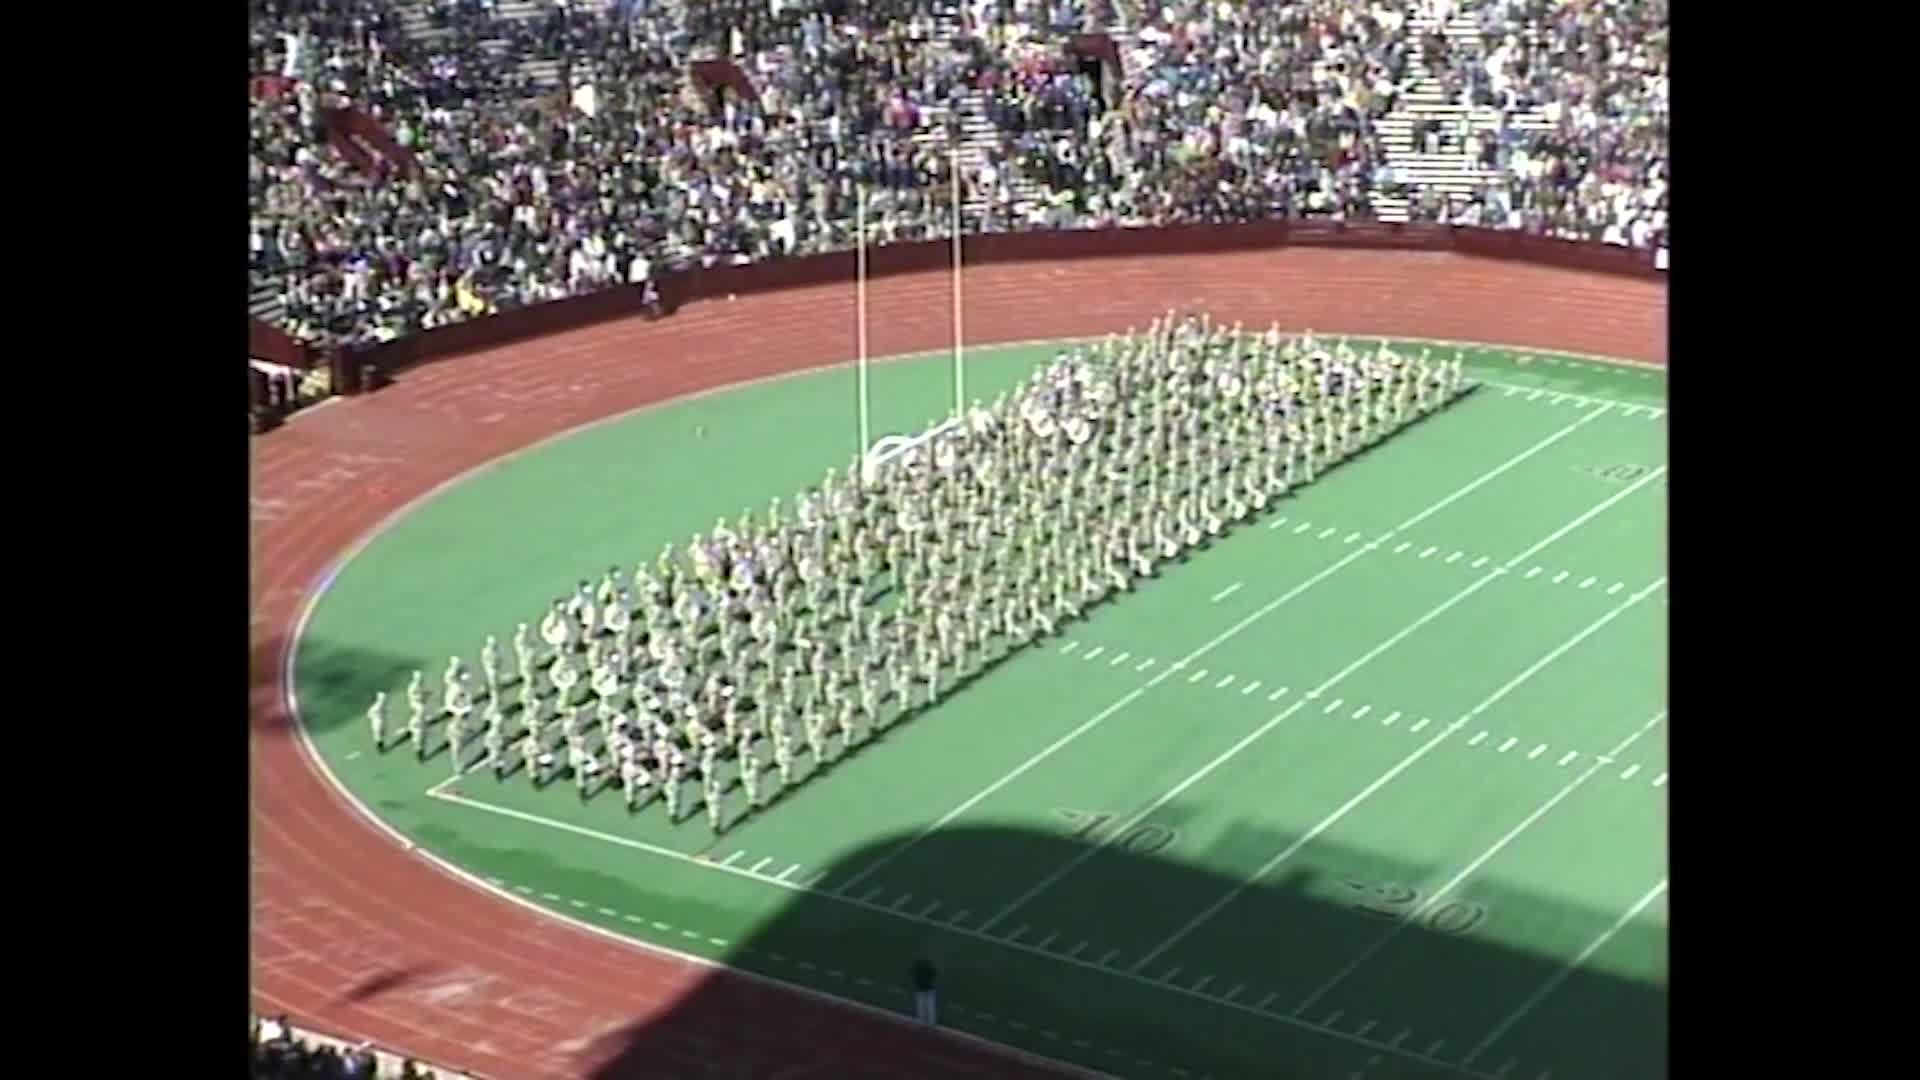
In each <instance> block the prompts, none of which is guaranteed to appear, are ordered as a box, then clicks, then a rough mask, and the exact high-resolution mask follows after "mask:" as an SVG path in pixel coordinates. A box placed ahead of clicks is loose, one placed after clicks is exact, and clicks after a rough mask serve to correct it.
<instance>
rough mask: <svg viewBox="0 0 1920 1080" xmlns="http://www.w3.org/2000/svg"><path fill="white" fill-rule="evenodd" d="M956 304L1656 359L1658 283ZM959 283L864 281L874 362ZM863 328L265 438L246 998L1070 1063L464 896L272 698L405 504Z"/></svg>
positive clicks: (1228, 292) (782, 309)
mask: <svg viewBox="0 0 1920 1080" xmlns="http://www.w3.org/2000/svg"><path fill="white" fill-rule="evenodd" d="M965 288H966V302H965V307H964V317H965V320H966V321H965V328H966V337H967V340H968V341H969V342H970V343H974V344H990V343H994V342H1006V341H1020V340H1034V339H1043V338H1055V337H1070V336H1084V335H1093V334H1099V333H1105V332H1108V331H1115V330H1124V329H1126V328H1127V327H1128V326H1139V327H1144V326H1145V325H1146V324H1147V323H1148V322H1149V321H1150V320H1151V319H1152V318H1153V317H1154V316H1155V315H1156V314H1160V313H1163V312H1165V311H1166V310H1167V309H1168V308H1172V307H1179V308H1181V309H1183V310H1184V309H1190V308H1191V309H1199V310H1205V311H1208V312H1210V313H1211V314H1212V316H1213V318H1214V319H1215V320H1216V321H1220V320H1224V321H1227V322H1232V321H1236V320H1242V321H1244V322H1245V323H1246V324H1247V325H1249V326H1261V327H1264V326H1266V325H1267V324H1269V323H1270V322H1274V321H1278V323H1279V324H1280V325H1281V326H1282V327H1284V328H1288V329H1313V330H1317V331H1325V332H1332V333H1376V334H1398V335H1404V336H1417V337H1429V338H1440V339H1453V340H1464V341H1485V342H1498V343H1507V344H1514V345H1521V346H1528V347H1534V348H1542V349H1561V350H1566V351H1573V352H1586V353H1592V354H1597V355H1604V356H1615V357H1622V358H1627V359H1635V360H1643V361H1650V362H1656V363H1664V362H1665V361H1666V358H1667V357H1666V321H1667V296H1666V288H1665V284H1664V283H1662V282H1647V281H1639V280H1633V279H1627V278H1615V277H1605V276H1597V275H1587V274H1581V273H1577V272H1573V271H1565V270H1556V269H1548V268H1544V267H1536V266H1529V265H1523V264H1515V263H1502V262H1494V261H1487V260H1474V259H1467V258H1463V257H1460V256H1455V255H1450V254H1443V253H1424V252H1358V251H1341V250H1315V249H1290V250H1282V251H1278V252H1257V253H1246V254H1235V255H1226V256H1221V255H1208V256H1163V257H1159V258H1138V259H1109V260H1100V261H1094V262H1081V263H1064V262H1063V263H1024V264H1018V265H1000V266H988V267H982V268H977V269H973V270H969V271H968V272H967V276H966V279H965ZM950 289H951V281H950V279H949V278H948V277H947V276H945V275H943V274H928V275H915V276H909V277H899V278H891V279H887V280H883V281H878V282H874V283H872V284H871V285H870V287H869V290H868V292H869V296H868V308H869V335H870V337H869V342H870V351H871V354H872V355H875V356H886V355H889V354H897V353H905V352H912V351H919V350H930V349H940V348H944V347H948V346H949V345H950V344H951V340H952V326H951V316H950V312H951V310H952V307H951V292H950ZM854 333H855V327H854V295H853V288H852V286H851V285H850V284H842V285H838V286H834V287H816V288H807V289H796V290H793V291H789V292H785V293H778V294H771V295H765V296H759V297H754V298H750V299H749V300H747V301H741V302H726V301H716V302H710V303H705V304H701V305H696V306H693V307H690V308H688V309H687V310H685V311H683V312H681V313H680V314H678V315H676V316H674V317H672V318H670V319H666V320H662V321H660V322H656V323H648V322H644V321H641V320H637V319H633V320H623V321H620V322H614V323H604V324H601V325H598V326H593V327H587V328H584V329H580V330H575V331H571V332H568V333H564V334H559V335H555V336H553V337H548V338H543V339H540V340H536V341H530V342H520V343H516V344H513V345H509V346H504V347H501V348H497V349H492V350H488V351H485V352H479V353H474V354H470V355H467V356H464V357H461V358H459V359H457V360H449V361H442V362H439V363H436V364H429V365H427V366H424V367H421V368H419V369H416V370H414V371H411V372H408V373H406V374H405V375H403V376H402V378H401V379H400V380H399V381H398V383H397V384H396V385H394V386H392V387H390V388H388V389H386V390H383V391H381V392H380V393H378V394H375V395H372V396H370V397H365V398H356V399H350V400H343V401H340V402H337V403H333V404H329V405H327V406H324V407H322V408H319V409H317V410H314V411H311V412H309V413H307V414H304V415H302V416H300V417H298V418H296V419H295V420H294V421H293V422H292V423H290V424H288V425H287V426H285V427H283V428H281V429H280V430H278V431H275V432H272V433H271V434H268V435H266V436H263V437H260V438H258V439H256V440H255V466H254V478H253V490H252V499H251V508H252V533H253V555H254V558H253V576H254V586H253V598H254V608H253V627H252V633H251V641H252V662H253V672H254V686H253V691H252V693H253V697H252V707H251V727H252V733H251V735H252V737H251V743H252V801H253V835H252V859H253V919H252V921H253V928H252V948H253V991H252V995H253V1002H254V1005H255V1008H256V1010H259V1011H265V1012H285V1013H289V1014H291V1015H292V1016H293V1017H294V1018H295V1019H296V1020H297V1021H305V1022H307V1023H310V1024H312V1025H314V1026H316V1027H318V1028H321V1029H323V1030H328V1031H331V1032H335V1033H339V1034H343V1035H349V1036H352V1037H355V1038H365V1039H370V1040H372V1041H374V1042H376V1043H378V1044H380V1045H383V1046H387V1047H391V1048H394V1049H396V1050H400V1051H403V1052H406V1053H410V1054H415V1055H418V1056H420V1057H422V1058H424V1059H427V1060H431V1061H435V1062H439V1063H442V1064H447V1065H452V1066H456V1067H460V1068H464V1069H467V1070H470V1071H473V1072H476V1073H480V1074H482V1075H487V1076H492V1077H499V1078H503V1080H504V1078H526V1080H546V1078H588V1077H590V1078H594V1080H610V1078H611V1077H613V1076H616V1075H620V1076H626V1075H636V1076H637V1075H645V1076H650V1077H680V1076H686V1077H699V1076H713V1077H756V1078H768V1077H780V1078H783V1080H802V1078H808V1077H819V1078H828V1077H832V1078H836V1080H863V1078H873V1080H879V1078H881V1077H886V1078H890V1080H911V1078H926V1080H948V1078H957V1077H985V1076H992V1077H1006V1078H1009V1080H1017V1078H1021V1077H1028V1076H1033V1077H1040V1076H1058V1075H1060V1074H1059V1072H1058V1071H1052V1070H1049V1069H1048V1068H1046V1067H1044V1066H1043V1065H1042V1063H1039V1062H1029V1061H1024V1060H1020V1059H1016V1058H1012V1057H1008V1056H1006V1055H1003V1054H1000V1053H997V1052H995V1051H994V1050H993V1049H992V1048H990V1047H988V1046H985V1045H982V1044H979V1043H977V1042H974V1041H972V1040H969V1039H964V1038H960V1037H955V1036H952V1035H948V1034H944V1033H935V1032H927V1031H925V1030H922V1029H919V1028H916V1027H914V1026H912V1025H909V1024H906V1023H903V1022H900V1021H898V1020H895V1019H891V1018H888V1017H884V1016H880V1015H878V1014H876V1013H874V1012H872V1011H870V1010H864V1009H861V1008H857V1007H853V1006H849V1005H844V1004H841V1003H836V1002H831V1001H828V1000H826V999H822V998H818V997H812V996H808V995H805V994H801V993H796V992H794V991H791V990H788V989H783V988H780V987H777V986H773V985H771V984H768V983H765V982H762V981H759V980H756V979H753V978H750V977H747V976H743V975H739V974H737V973H733V972H727V971H722V970H715V969H712V968H708V967H704V966H700V965H696V964H693V963H690V962H685V961H681V960H677V959H674V958H672V957H668V956H664V955H661V954H657V953H653V952H649V951H646V950H643V949H640V948H638V947H631V948H629V947H624V946H621V945H616V944H613V943H611V942H609V941H608V940H607V939H606V938H604V937H601V936H597V935H594V934H591V933H588V932H586V931H584V930H581V929H578V928H576V927H574V926H572V925H569V924H566V923H563V922H560V921H558V920H555V919H551V918H547V917H545V916H542V915H539V914H537V913H535V912H533V911H530V910H528V909H527V908H525V907H522V906H520V905H517V904H514V903H510V902H508V901H506V900H504V899H502V898H500V897H498V896H495V895H492V894H490V893H487V892H485V891H482V890H480V889H477V888H474V887H471V886H469V885H468V884H466V883H465V882H463V881H462V880H461V879H460V878H458V877H456V876H454V875H452V874H450V873H448V872H446V871H444V870H442V869H440V868H438V867H437V866H436V865H435V864H433V863H432V862H429V861H428V860H426V859H424V858H422V857H421V856H419V855H417V854H414V853H410V852H408V851H406V850H405V849H404V848H403V847H402V846H400V845H399V844H398V843H396V842H395V841H394V840H393V839H392V838H391V837H390V836H389V835H388V834H387V833H385V832H382V831H380V830H379V829H377V828H375V827H374V826H373V825H371V824H370V823H369V822H368V821H367V820H366V819H365V818H364V817H362V816H360V814H359V813H358V812H357V811H356V810H355V809H354V808H353V807H352V806H351V805H350V804H349V803H348V802H347V800H346V799H345V798H344V797H343V796H342V795H341V794H340V793H339V792H337V791H336V790H334V789H333V788H332V787H331V786H330V784H329V783H328V782H327V781H326V780H325V779H324V778H323V777H322V776H321V775H320V774H319V772H317V771H316V769H315V767H314V765H313V764H312V763H311V762H310V760H309V759H308V757H307V753H306V751H305V749H304V747H303V744H302V742H301V741H300V740H299V739H298V738H297V737H295V735H294V733H293V729H292V728H291V726H290V724H291V721H290V718H289V717H288V716H287V712H286V709H285V707H284V704H283V702H284V688H283V686H282V685H281V663H282V660H283V657H284V650H285V648H286V646H287V643H288V641H289V639H290V638H291V636H292V634H293V627H294V624H295V621H296V619H297V618H298V617H299V612H300V608H301V606H302V605H303V604H304V603H305V601H306V599H307V597H308V596H309V594H310V592H311V591H312V590H313V589H314V588H315V586H316V584H317V583H318V582H319V581H320V580H321V579H322V578H323V576H324V575H325V574H326V573H327V572H328V570H329V569H330V567H332V566H333V565H334V563H335V562H336V561H337V560H338V559H339V558H340V557H341V556H342V555H343V554H344V553H345V551H346V550H347V549H348V548H349V547H350V546H351V545H352V544H353V543H354V542H355V541H356V540H358V539H359V538H361V537H363V536H364V535H365V534H366V533H367V532H368V531H369V530H371V529H372V528H373V527H374V526H375V525H377V524H378V523H379V522H380V521H381V520H382V519H384V518H386V517H387V516H389V515H390V514H392V513H393V512H394V511H396V510H397V509H399V508H400V507H402V506H404V505H406V504H407V503H409V502H411V501H412V500H414V499H416V498H418V497H419V496H421V495H422V494H424V493H426V492H428V491H430V490H431V489H433V488H434V487H435V486H437V485H439V484H441V483H444V482H446V481H448V480H450V479H452V478H454V477H456V476H458V475H460V474H461V473H464V472H466V471H468V470H469V469H472V468H473V467H475V466H477V465H480V464H482V463H484V462H487V461H490V460H492V459H494V458H497V457H500V456H501V455H503V454H506V453H508V452H510V451H513V450H515V449H518V448H520V447H523V446H526V445H527V444H529V443H532V442H534V441H536V440H538V439H541V438H543V437H546V436H550V435H552V434H555V433H557V432H561V431H565V430H568V429H570V428H573V427H577V426H579V425H581V424H585V423H587V422H589V421H593V420H598V419H601V418H604V417H608V416H612V415H616V414H619V413H622V412H626V411H628V410H631V409H634V408H637V407H640V406H643V405H647V404H650V403H655V402H660V401H664V400H667V399H670V398H674V397H678V396H682V395H686V394H690V393H693V392H696V391H701V390H706V389H709V388H714V387H722V386H726V385H729V384H733V383H738V382H742V381H745V380H750V379H755V378H761V377H766V376H770V375H774V374H778V373H781V372H787V371H794V370H799V369H803V368H808V367H816V366H821V365H826V364H834V363H841V362H844V361H846V360H847V359H848V358H849V357H850V356H852V355H853V353H854V351H855V346H854ZM831 422H837V418H836V420H835V421H831ZM696 991H697V992H698V994H697V999H698V1007H693V1008H690V1007H688V1005H687V1000H688V999H689V998H690V997H693V996H694V995H695V992H696ZM903 1004H904V1002H903ZM742 1018H748V1019H742Z"/></svg>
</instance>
